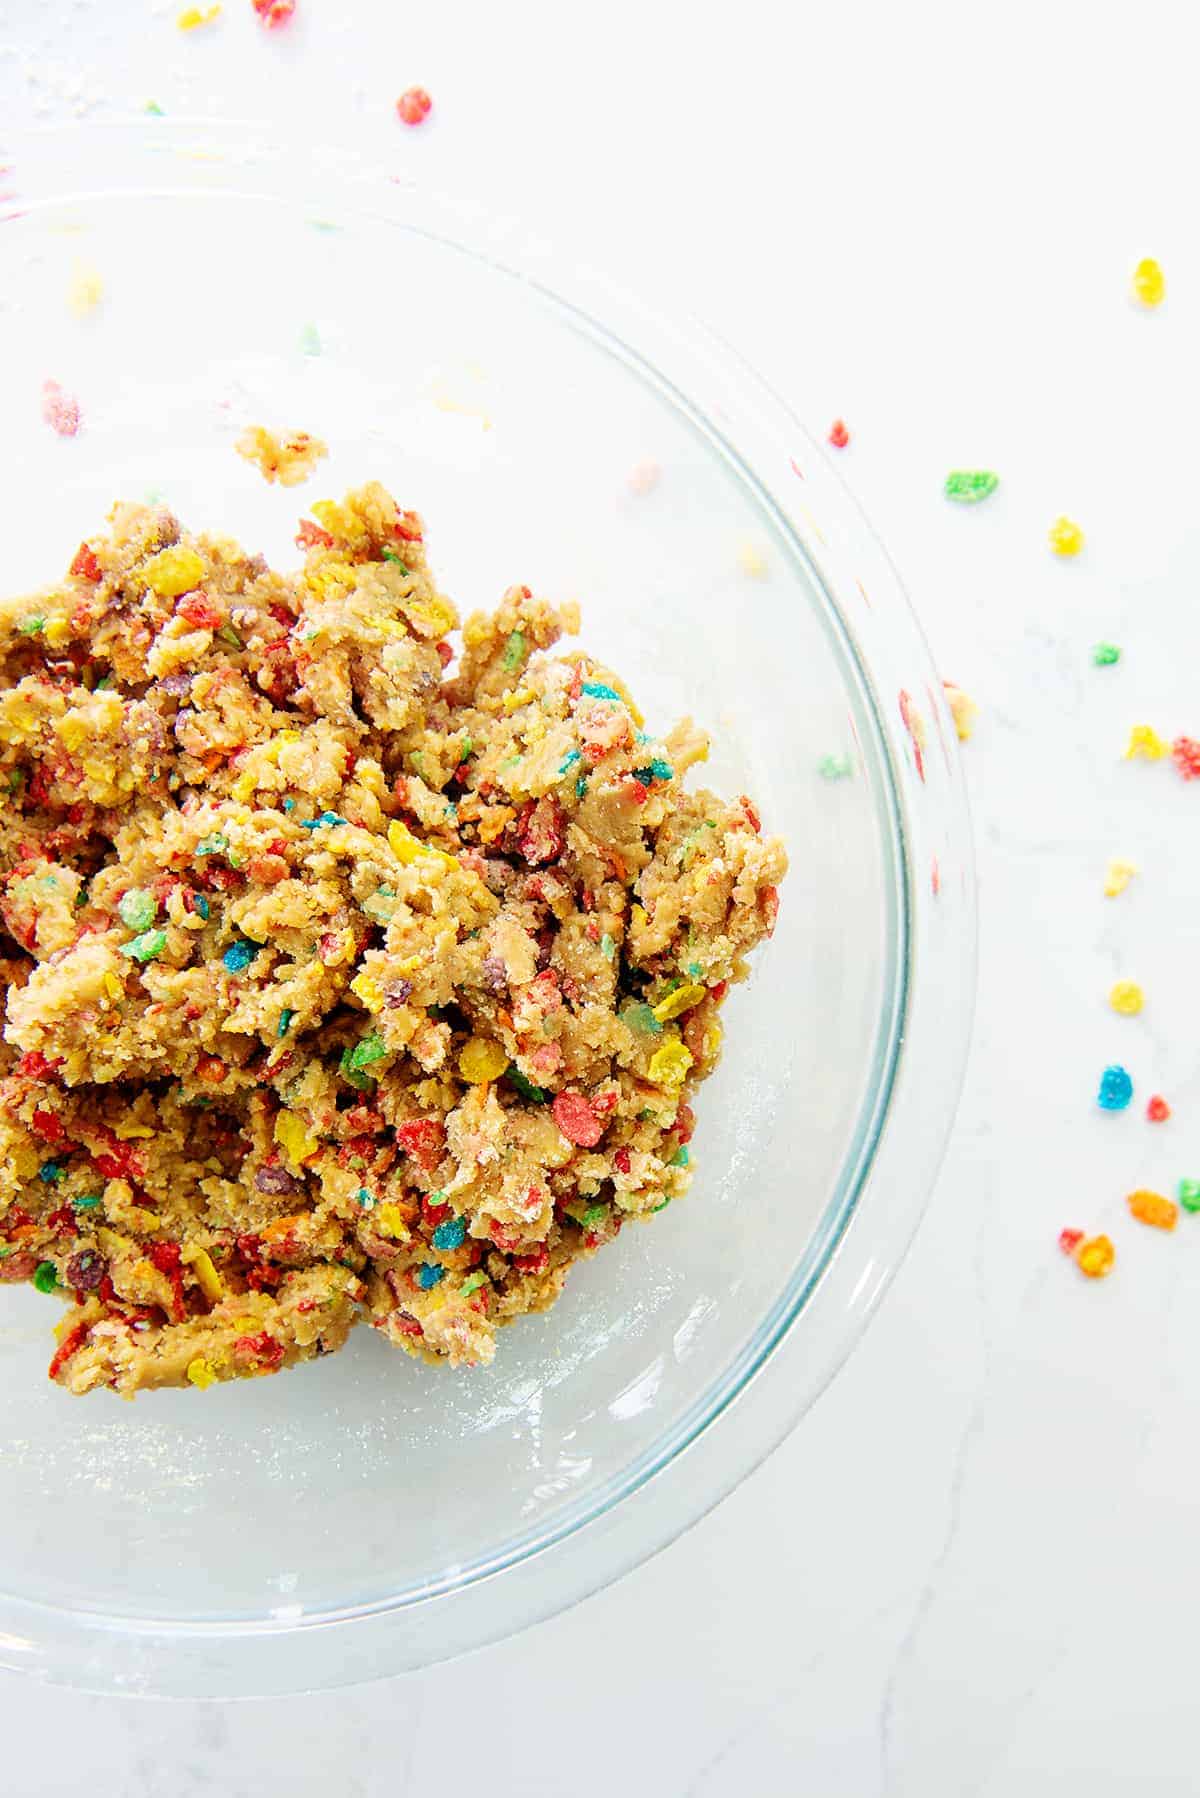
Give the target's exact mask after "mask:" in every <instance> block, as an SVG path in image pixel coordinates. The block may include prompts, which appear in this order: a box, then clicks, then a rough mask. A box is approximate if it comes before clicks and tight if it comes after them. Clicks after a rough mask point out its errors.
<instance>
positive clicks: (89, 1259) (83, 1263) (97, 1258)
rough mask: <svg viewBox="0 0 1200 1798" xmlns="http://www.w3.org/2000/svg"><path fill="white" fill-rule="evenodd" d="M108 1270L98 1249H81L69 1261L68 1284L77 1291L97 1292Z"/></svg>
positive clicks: (106, 1263)
mask: <svg viewBox="0 0 1200 1798" xmlns="http://www.w3.org/2000/svg"><path fill="white" fill-rule="evenodd" d="M107 1272H108V1262H107V1261H106V1260H105V1259H104V1256H103V1255H101V1254H100V1253H98V1251H97V1250H96V1249H81V1250H80V1252H79V1254H78V1255H72V1256H71V1259H70V1260H69V1261H68V1262H67V1277H66V1284H67V1285H68V1286H70V1287H72V1288H73V1289H74V1290H75V1291H76V1292H95V1290H96V1288H97V1287H98V1286H99V1285H100V1282H101V1281H102V1280H103V1278H104V1276H105V1274H106V1273H107Z"/></svg>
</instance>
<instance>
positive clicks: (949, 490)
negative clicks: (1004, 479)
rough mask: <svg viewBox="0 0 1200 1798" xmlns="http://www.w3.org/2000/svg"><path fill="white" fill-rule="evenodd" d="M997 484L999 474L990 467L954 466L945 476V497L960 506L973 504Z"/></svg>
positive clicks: (985, 495)
mask: <svg viewBox="0 0 1200 1798" xmlns="http://www.w3.org/2000/svg"><path fill="white" fill-rule="evenodd" d="M999 485H1000V476H999V475H998V474H993V473H992V471H991V469H990V468H954V469H951V471H950V473H949V474H948V475H947V476H946V489H945V491H946V498H947V499H953V500H957V502H958V504H959V505H960V506H975V505H978V503H979V501H980V500H981V499H986V498H987V497H988V495H989V494H990V493H995V491H996V489H997V487H998V486H999Z"/></svg>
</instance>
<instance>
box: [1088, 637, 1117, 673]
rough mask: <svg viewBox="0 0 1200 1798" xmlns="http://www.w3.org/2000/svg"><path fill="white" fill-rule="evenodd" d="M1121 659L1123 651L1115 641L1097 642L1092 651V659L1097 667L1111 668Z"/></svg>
mask: <svg viewBox="0 0 1200 1798" xmlns="http://www.w3.org/2000/svg"><path fill="white" fill-rule="evenodd" d="M1120 660H1121V652H1120V650H1119V649H1118V648H1117V646H1116V644H1115V643H1097V645H1096V647H1095V649H1093V651H1092V661H1093V663H1094V664H1095V666H1096V667H1097V668H1111V667H1112V665H1113V663H1114V662H1119V661H1120Z"/></svg>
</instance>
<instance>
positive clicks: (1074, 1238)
mask: <svg viewBox="0 0 1200 1798" xmlns="http://www.w3.org/2000/svg"><path fill="white" fill-rule="evenodd" d="M1082 1241H1083V1231H1082V1230H1072V1229H1069V1228H1068V1229H1066V1230H1060V1231H1059V1233H1058V1246H1059V1248H1060V1249H1061V1250H1062V1252H1063V1254H1064V1255H1070V1256H1072V1258H1073V1257H1074V1254H1075V1251H1076V1249H1077V1248H1078V1247H1079V1245H1080V1243H1081V1242H1082Z"/></svg>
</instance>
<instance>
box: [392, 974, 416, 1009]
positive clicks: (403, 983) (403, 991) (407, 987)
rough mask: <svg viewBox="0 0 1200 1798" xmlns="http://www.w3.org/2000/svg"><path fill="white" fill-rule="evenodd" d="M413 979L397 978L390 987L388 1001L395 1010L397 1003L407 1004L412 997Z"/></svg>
mask: <svg viewBox="0 0 1200 1798" xmlns="http://www.w3.org/2000/svg"><path fill="white" fill-rule="evenodd" d="M412 990H413V989H412V981H411V980H397V981H396V982H395V983H394V985H392V986H390V987H389V988H388V992H387V1002H388V1004H389V1005H390V1006H391V1007H392V1009H393V1010H395V1008H396V1006H397V1005H407V1004H408V1001H409V1000H410V999H411V998H412Z"/></svg>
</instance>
